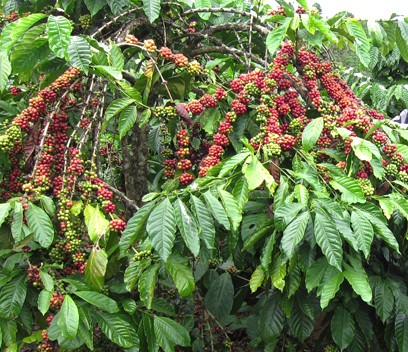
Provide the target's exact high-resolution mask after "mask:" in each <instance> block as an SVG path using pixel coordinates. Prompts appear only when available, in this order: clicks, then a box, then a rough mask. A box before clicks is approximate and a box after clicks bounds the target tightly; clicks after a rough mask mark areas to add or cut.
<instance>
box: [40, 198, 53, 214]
mask: <svg viewBox="0 0 408 352" xmlns="http://www.w3.org/2000/svg"><path fill="white" fill-rule="evenodd" d="M40 203H41V207H42V208H43V209H44V210H45V211H46V212H47V214H48V215H49V216H51V217H53V216H54V215H55V212H56V209H57V208H56V206H55V204H54V201H53V200H52V198H50V197H47V196H45V195H42V196H41V198H40Z"/></svg>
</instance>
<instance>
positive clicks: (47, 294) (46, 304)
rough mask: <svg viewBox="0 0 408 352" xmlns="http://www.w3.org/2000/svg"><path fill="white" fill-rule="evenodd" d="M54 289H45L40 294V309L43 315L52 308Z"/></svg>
mask: <svg viewBox="0 0 408 352" xmlns="http://www.w3.org/2000/svg"><path fill="white" fill-rule="evenodd" d="M52 294H53V291H47V290H46V289H43V290H42V291H41V292H40V294H39V295H38V310H39V311H40V312H41V314H42V315H45V314H46V313H47V312H48V309H49V308H50V300H51V298H52Z"/></svg>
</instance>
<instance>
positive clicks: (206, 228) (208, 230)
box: [190, 195, 215, 250]
mask: <svg viewBox="0 0 408 352" xmlns="http://www.w3.org/2000/svg"><path fill="white" fill-rule="evenodd" d="M190 202H191V205H192V209H193V210H194V212H195V215H196V217H197V221H198V224H199V235H200V238H201V239H202V241H203V242H204V244H205V246H206V247H207V248H208V249H209V250H212V249H214V241H215V228H214V222H213V219H212V217H211V213H210V211H209V210H208V209H207V207H206V206H205V204H204V202H203V201H202V200H201V199H199V198H197V197H196V196H194V195H191V201H190Z"/></svg>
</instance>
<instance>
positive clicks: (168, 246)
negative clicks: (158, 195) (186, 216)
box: [146, 198, 177, 261]
mask: <svg viewBox="0 0 408 352" xmlns="http://www.w3.org/2000/svg"><path fill="white" fill-rule="evenodd" d="M176 225H177V222H176V217H175V214H174V208H173V205H172V204H171V202H170V200H169V199H168V198H165V199H164V200H163V201H161V202H160V203H159V204H158V205H157V206H156V207H155V208H154V209H153V211H152V212H151V213H150V215H149V219H148V221H147V225H146V230H147V233H148V235H149V239H150V241H151V243H152V246H153V247H154V249H155V250H156V251H157V253H158V254H159V256H160V257H161V258H162V259H163V260H164V261H166V260H167V258H168V257H169V256H170V254H171V251H172V248H173V245H174V240H175V238H176Z"/></svg>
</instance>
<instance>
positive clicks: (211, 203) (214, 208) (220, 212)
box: [204, 191, 231, 230]
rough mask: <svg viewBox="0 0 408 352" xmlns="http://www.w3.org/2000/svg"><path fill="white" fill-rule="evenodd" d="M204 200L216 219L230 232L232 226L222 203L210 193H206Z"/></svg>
mask: <svg viewBox="0 0 408 352" xmlns="http://www.w3.org/2000/svg"><path fill="white" fill-rule="evenodd" d="M204 198H205V200H206V202H207V205H208V207H209V209H210V211H211V213H212V215H213V216H214V218H215V219H216V220H217V221H218V222H219V223H220V224H221V225H223V226H224V227H225V229H226V230H229V229H230V228H231V226H230V222H229V219H228V215H227V212H226V211H225V209H224V207H223V206H222V204H221V203H220V201H219V200H218V199H217V198H215V197H214V196H213V195H212V193H211V192H209V191H208V192H205V193H204Z"/></svg>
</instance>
